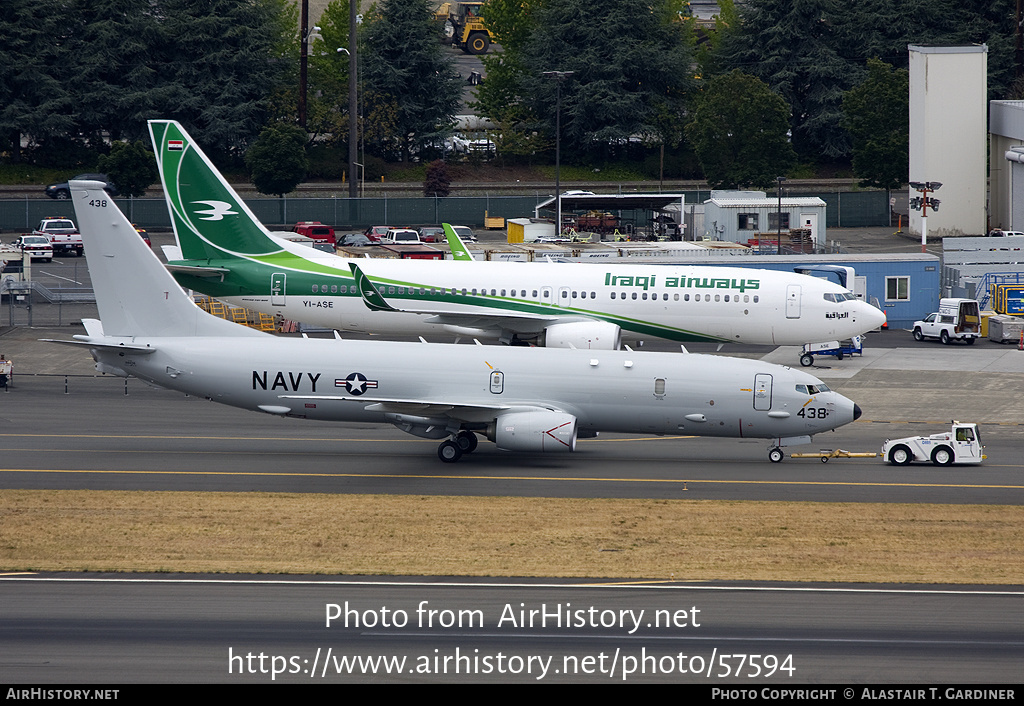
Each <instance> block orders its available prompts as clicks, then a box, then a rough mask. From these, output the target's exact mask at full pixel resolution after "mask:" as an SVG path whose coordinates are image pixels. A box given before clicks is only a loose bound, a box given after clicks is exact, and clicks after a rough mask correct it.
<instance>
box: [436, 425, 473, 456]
mask: <svg viewBox="0 0 1024 706" xmlns="http://www.w3.org/2000/svg"><path fill="white" fill-rule="evenodd" d="M476 446H477V438H476V434H474V433H473V432H471V431H466V430H465V429H463V430H462V431H460V432H459V433H458V434H456V435H455V436H454V437H452V438H451V439H448V440H447V441H442V442H441V445H440V446H438V447H437V457H438V458H439V459H441V460H442V461H444V462H445V463H455V462H456V461H458V460H459V459H460V458H462V455H463V454H471V453H473V452H474V451H475V450H476Z"/></svg>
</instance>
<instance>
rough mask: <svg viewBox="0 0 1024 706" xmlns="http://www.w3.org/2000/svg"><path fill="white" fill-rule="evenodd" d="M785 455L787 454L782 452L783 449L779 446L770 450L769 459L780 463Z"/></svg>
mask: <svg viewBox="0 0 1024 706" xmlns="http://www.w3.org/2000/svg"><path fill="white" fill-rule="evenodd" d="M785 456H786V454H784V453H782V449H780V448H778V447H776V448H774V449H771V450H769V451H768V460H769V461H771V462H772V463H778V462H779V461H781V460H782V459H783V458H785Z"/></svg>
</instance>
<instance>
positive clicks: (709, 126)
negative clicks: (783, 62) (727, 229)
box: [686, 71, 796, 189]
mask: <svg viewBox="0 0 1024 706" xmlns="http://www.w3.org/2000/svg"><path fill="white" fill-rule="evenodd" d="M788 129H789V106H787V105H786V101H785V100H783V99H782V98H781V97H780V96H779V95H778V94H776V93H773V92H772V90H771V89H770V88H768V86H767V85H765V84H764V82H762V81H761V80H759V79H757V78H755V77H753V76H748V75H746V74H744V73H742V72H740V71H732V72H731V73H728V74H725V75H724V76H717V77H715V78H713V79H711V80H710V81H708V82H707V84H706V85H705V87H704V92H703V94H702V95H701V96H700V98H699V99H698V100H697V106H696V109H695V110H694V113H693V121H692V122H691V123H690V124H689V125H687V126H686V134H687V136H688V137H689V138H690V141H691V142H692V143H693V146H694V150H695V151H696V152H697V159H698V160H699V161H700V164H701V166H702V167H703V169H704V175H705V177H706V178H707V180H708V182H709V183H710V184H711V186H712V187H714V188H718V189H721V188H738V187H743V186H753V187H762V188H763V187H766V186H768V185H769V184H771V183H772V182H773V181H774V180H775V177H777V176H780V175H783V174H785V173H786V171H787V170H788V169H789V168H790V167H792V166H793V163H794V161H795V158H796V155H795V154H794V152H793V147H792V145H790V144H789V140H788V138H787V135H786V133H787V131H788Z"/></svg>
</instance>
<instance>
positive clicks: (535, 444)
mask: <svg viewBox="0 0 1024 706" xmlns="http://www.w3.org/2000/svg"><path fill="white" fill-rule="evenodd" d="M487 438H488V439H490V440H491V441H493V442H494V443H495V444H496V445H497V446H498V448H499V449H504V450H506V451H544V452H548V453H551V452H556V453H557V452H569V451H575V450H576V417H574V416H572V415H571V414H566V413H565V412H552V411H548V410H537V411H532V412H506V413H505V414H502V415H501V416H499V417H498V418H497V419H496V420H495V421H494V423H493V424H492V425H491V427H490V428H489V429H488V430H487Z"/></svg>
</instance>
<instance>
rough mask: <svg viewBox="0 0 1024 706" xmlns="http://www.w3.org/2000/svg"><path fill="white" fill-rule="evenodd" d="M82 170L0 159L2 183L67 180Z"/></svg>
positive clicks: (0, 178)
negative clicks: (14, 162) (39, 165)
mask: <svg viewBox="0 0 1024 706" xmlns="http://www.w3.org/2000/svg"><path fill="white" fill-rule="evenodd" d="M81 173H82V170H77V171H76V170H73V169H70V170H69V169H52V168H50V167H37V166H35V165H33V164H11V163H9V162H3V161H0V184H3V185H5V186H8V185H10V186H19V185H21V184H40V185H43V186H45V185H47V184H53V183H54V182H58V181H66V180H67V179H68V178H69V177H73V176H75V175H76V174H81Z"/></svg>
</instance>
